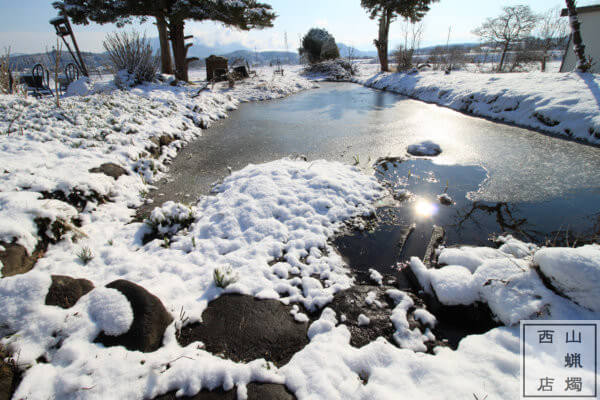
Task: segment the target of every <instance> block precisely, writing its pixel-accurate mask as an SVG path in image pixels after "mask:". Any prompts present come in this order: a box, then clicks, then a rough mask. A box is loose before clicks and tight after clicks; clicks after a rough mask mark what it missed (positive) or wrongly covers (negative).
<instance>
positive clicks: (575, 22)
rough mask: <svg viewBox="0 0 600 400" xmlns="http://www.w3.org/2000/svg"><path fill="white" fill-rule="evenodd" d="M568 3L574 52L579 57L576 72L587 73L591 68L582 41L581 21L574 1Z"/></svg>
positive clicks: (567, 1)
mask: <svg viewBox="0 0 600 400" xmlns="http://www.w3.org/2000/svg"><path fill="white" fill-rule="evenodd" d="M565 2H566V3H567V10H568V11H569V25H570V26H571V37H572V39H573V50H575V55H576V56H577V67H576V68H575V69H576V71H579V72H587V70H588V69H589V68H590V66H589V63H588V62H587V61H586V59H585V46H584V45H583V41H582V39H581V30H580V25H581V24H580V23H579V19H578V18H577V10H576V9H575V1H574V0H565Z"/></svg>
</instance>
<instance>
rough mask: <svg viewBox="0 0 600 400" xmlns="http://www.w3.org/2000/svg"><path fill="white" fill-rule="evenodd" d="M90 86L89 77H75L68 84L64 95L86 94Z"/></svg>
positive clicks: (88, 92)
mask: <svg viewBox="0 0 600 400" xmlns="http://www.w3.org/2000/svg"><path fill="white" fill-rule="evenodd" d="M91 87H92V83H91V82H90V78H87V77H83V78H80V79H77V80H76V81H73V82H71V83H70V84H69V87H68V88H67V93H66V96H67V97H69V96H87V95H88V94H90V89H91Z"/></svg>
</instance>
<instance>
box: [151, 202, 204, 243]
mask: <svg viewBox="0 0 600 400" xmlns="http://www.w3.org/2000/svg"><path fill="white" fill-rule="evenodd" d="M195 212H196V210H195V208H194V207H191V206H187V205H185V204H181V203H177V202H174V201H167V202H165V203H164V204H163V205H162V206H160V207H156V208H155V209H154V210H152V213H151V214H150V217H149V218H148V220H147V221H146V224H147V225H149V226H150V227H151V228H152V229H153V230H154V231H155V233H156V234H158V235H160V236H172V235H174V234H176V233H177V232H179V231H180V230H181V229H183V228H187V227H188V226H190V225H191V224H192V222H194V220H195V219H196V214H195Z"/></svg>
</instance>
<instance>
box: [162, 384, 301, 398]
mask: <svg viewBox="0 0 600 400" xmlns="http://www.w3.org/2000/svg"><path fill="white" fill-rule="evenodd" d="M247 389H248V400H294V399H296V396H294V395H293V394H291V393H290V392H288V390H287V389H286V387H285V386H283V385H277V384H274V383H249V384H248V385H247ZM175 393H176V392H170V393H167V394H164V395H162V396H158V397H155V398H154V400H237V391H236V390H235V389H233V390H229V391H227V392H226V391H224V390H223V389H217V390H213V391H208V390H202V391H200V392H199V393H198V394H196V395H194V396H186V397H177V396H175Z"/></svg>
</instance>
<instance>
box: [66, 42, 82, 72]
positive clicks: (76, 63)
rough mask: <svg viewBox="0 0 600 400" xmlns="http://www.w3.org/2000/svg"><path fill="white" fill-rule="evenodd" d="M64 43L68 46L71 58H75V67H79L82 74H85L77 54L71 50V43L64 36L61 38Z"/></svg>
mask: <svg viewBox="0 0 600 400" xmlns="http://www.w3.org/2000/svg"><path fill="white" fill-rule="evenodd" d="M61 38H62V40H63V42H64V43H65V45H66V46H67V49H69V54H71V57H73V61H75V65H77V68H79V70H80V71H81V73H83V68H82V67H81V65H79V61H78V60H77V57H75V54H73V50H71V46H69V42H67V41H66V40H65V38H64V36H61Z"/></svg>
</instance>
